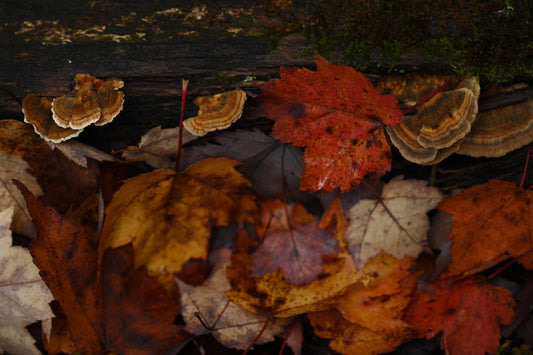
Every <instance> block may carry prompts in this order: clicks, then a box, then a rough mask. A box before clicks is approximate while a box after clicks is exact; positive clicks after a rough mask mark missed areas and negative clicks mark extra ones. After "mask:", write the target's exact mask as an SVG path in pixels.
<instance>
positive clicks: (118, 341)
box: [18, 184, 184, 355]
mask: <svg viewBox="0 0 533 355" xmlns="http://www.w3.org/2000/svg"><path fill="white" fill-rule="evenodd" d="M18 187H19V188H20V189H21V190H22V191H23V194H24V196H25V198H26V201H27V204H28V210H29V211H30V213H31V216H32V219H33V221H34V223H35V227H36V229H37V233H38V236H37V238H36V239H35V240H33V241H32V243H31V245H30V251H31V253H32V255H33V258H34V262H35V264H36V265H37V267H38V268H39V270H40V272H41V274H42V275H43V280H44V281H45V282H46V285H47V286H48V287H49V288H50V290H51V292H52V294H53V295H54V297H55V299H56V300H57V301H58V302H59V305H60V306H61V309H62V311H63V312H64V314H65V320H66V324H67V327H68V332H70V334H71V339H72V341H73V343H74V344H75V345H76V346H77V350H80V351H82V352H86V353H102V352H104V350H107V351H116V352H125V353H128V354H138V355H142V354H154V353H160V352H164V351H165V350H167V349H169V348H170V347H172V346H174V345H175V344H176V343H177V342H178V341H179V340H180V339H181V338H183V337H184V335H183V334H182V333H180V329H179V328H178V327H177V326H174V325H173V324H172V323H173V321H174V318H175V317H176V316H177V315H178V312H179V304H178V303H177V302H176V300H175V299H173V298H172V297H170V296H169V295H167V293H166V292H165V290H164V288H163V287H162V286H161V285H160V284H159V283H158V282H157V281H156V280H154V279H153V278H151V277H150V276H149V275H148V273H147V272H146V270H144V269H136V268H135V267H134V266H133V258H134V256H133V248H132V247H131V245H127V246H124V247H122V248H117V249H112V250H107V251H106V253H105V254H104V256H103V261H102V263H101V266H100V269H98V268H99V267H98V258H97V256H98V254H97V246H96V245H95V243H94V242H92V241H91V239H90V237H89V236H88V235H87V233H86V232H85V231H84V229H83V227H81V226H80V225H78V224H76V223H73V222H70V221H69V220H67V219H66V218H64V216H62V215H61V214H59V213H58V212H57V211H56V210H55V209H53V208H51V207H47V206H44V205H43V204H42V202H40V201H39V200H37V199H36V198H35V197H34V196H33V195H31V193H29V192H28V190H27V189H25V188H24V186H23V185H21V184H18ZM98 271H100V275H101V278H100V279H97V274H98ZM52 334H54V332H53V329H52ZM67 346H72V343H69V344H67Z"/></svg>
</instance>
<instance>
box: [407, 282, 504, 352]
mask: <svg viewBox="0 0 533 355" xmlns="http://www.w3.org/2000/svg"><path fill="white" fill-rule="evenodd" d="M514 306H515V302H514V300H513V297H512V296H511V293H510V292H509V291H508V290H507V289H505V288H503V287H495V286H492V285H490V284H489V283H488V282H487V281H485V280H483V279H482V278H479V277H474V278H467V279H464V280H461V281H457V282H454V281H450V280H443V281H438V282H435V283H433V284H420V285H419V290H417V292H416V293H415V294H414V296H413V300H412V302H411V304H410V305H409V307H408V308H407V309H406V312H405V317H404V320H405V321H406V322H408V323H409V324H412V325H413V326H414V327H417V328H419V329H420V330H422V331H424V332H426V336H427V338H432V337H434V336H436V335H437V334H438V333H439V332H441V331H442V332H443V336H442V339H441V347H442V349H444V350H446V351H447V352H448V353H449V354H450V355H456V354H472V355H484V354H485V353H489V354H493V353H495V352H496V351H497V350H498V348H499V346H500V342H499V340H500V325H506V324H509V323H510V322H511V319H512V317H513V313H514V312H513V308H514Z"/></svg>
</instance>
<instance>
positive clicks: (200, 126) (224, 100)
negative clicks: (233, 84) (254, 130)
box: [183, 90, 246, 136]
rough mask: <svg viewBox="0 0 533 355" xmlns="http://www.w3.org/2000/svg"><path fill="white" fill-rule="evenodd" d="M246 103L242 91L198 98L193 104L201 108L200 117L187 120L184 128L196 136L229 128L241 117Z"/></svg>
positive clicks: (199, 110)
mask: <svg viewBox="0 0 533 355" xmlns="http://www.w3.org/2000/svg"><path fill="white" fill-rule="evenodd" d="M245 101H246V93H245V92H244V91H242V90H232V91H227V92H224V93H222V94H216V95H211V96H200V97H197V98H196V99H194V100H193V102H194V103H195V104H196V105H197V106H198V107H199V109H198V116H195V117H192V118H189V119H187V120H185V121H184V122H183V127H185V129H186V130H187V131H189V132H190V133H192V134H193V135H195V136H204V135H206V134H207V133H209V132H212V131H216V130H220V129H225V128H228V127H229V126H231V124H232V123H233V122H235V121H237V120H238V119H239V118H240V117H241V115H242V109H243V107H244V102H245Z"/></svg>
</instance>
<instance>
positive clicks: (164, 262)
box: [99, 158, 257, 285]
mask: <svg viewBox="0 0 533 355" xmlns="http://www.w3.org/2000/svg"><path fill="white" fill-rule="evenodd" d="M238 164H240V163H239V162H237V161H234V160H230V159H226V158H218V159H206V160H202V161H200V162H198V163H196V164H194V165H192V166H190V167H189V168H188V169H187V170H185V171H183V172H180V173H176V172H175V171H173V170H168V169H159V170H155V171H153V172H150V173H146V174H142V175H138V176H136V177H134V178H130V179H128V180H126V181H125V182H124V185H123V186H122V187H121V188H120V189H119V190H118V191H117V192H116V193H115V195H114V196H113V200H112V201H111V203H110V204H109V205H108V206H107V208H106V211H105V213H106V218H105V221H104V226H103V229H102V234H101V238H100V244H99V255H100V258H101V257H102V255H103V253H104V251H105V250H106V249H108V248H116V247H119V246H122V245H125V244H128V243H130V242H131V243H132V244H133V246H134V248H135V265H136V266H140V265H144V266H146V268H147V269H148V271H149V272H151V273H152V274H154V275H162V277H165V275H168V274H170V273H174V272H179V271H180V269H181V267H182V265H183V264H185V263H186V262H187V261H188V260H189V259H191V258H200V259H205V258H206V256H207V249H208V244H209V237H210V235H211V228H212V227H221V226H225V225H227V224H228V223H229V222H230V221H231V220H240V221H248V222H254V218H255V214H256V213H257V206H256V203H255V196H254V195H253V193H252V192H251V191H250V189H249V188H250V182H249V181H248V180H246V179H245V178H244V177H242V175H241V174H240V173H238V172H237V171H236V170H235V169H234V168H235V166H237V165H238ZM167 279H168V278H167ZM163 282H165V281H163ZM166 282H168V281H166ZM170 282H172V283H174V282H173V280H170ZM174 285H175V284H174Z"/></svg>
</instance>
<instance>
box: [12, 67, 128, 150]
mask: <svg viewBox="0 0 533 355" xmlns="http://www.w3.org/2000/svg"><path fill="white" fill-rule="evenodd" d="M75 80H76V86H75V89H76V90H77V93H76V96H75V97H66V96H60V97H57V98H55V99H54V100H53V101H50V100H49V99H48V98H45V97H38V96H35V95H34V94H30V95H27V96H26V97H25V98H24V102H23V103H22V112H23V113H24V122H26V123H30V124H32V125H33V128H34V130H35V132H36V133H37V134H39V135H40V136H41V137H42V138H43V139H44V140H46V141H49V142H53V143H59V142H62V141H65V140H68V139H70V138H74V137H77V136H78V135H79V134H80V133H81V132H82V130H83V128H85V127H86V126H88V125H90V124H91V123H94V124H95V125H98V126H101V125H104V124H106V123H109V122H111V121H113V119H114V118H115V117H116V116H117V115H118V114H119V112H120V111H121V110H122V106H123V104H124V93H122V91H118V89H120V88H122V87H123V86H124V82H123V81H121V80H118V79H110V80H107V81H103V80H100V79H96V78H95V77H93V76H90V75H88V74H78V75H76V79H75Z"/></svg>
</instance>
